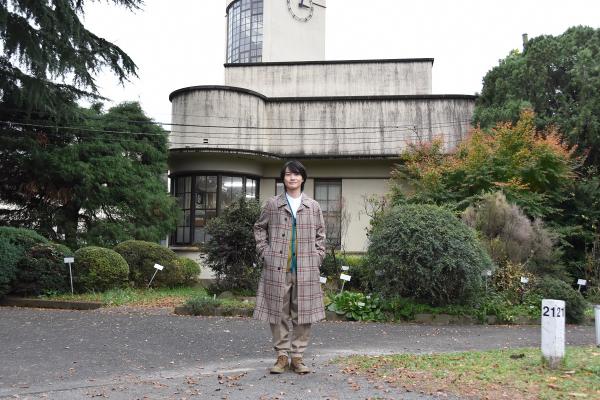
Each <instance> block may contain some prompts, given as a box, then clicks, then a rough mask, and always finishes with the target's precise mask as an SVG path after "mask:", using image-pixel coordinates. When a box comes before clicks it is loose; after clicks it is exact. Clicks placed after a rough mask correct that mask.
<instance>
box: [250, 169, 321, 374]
mask: <svg viewBox="0 0 600 400" xmlns="http://www.w3.org/2000/svg"><path fill="white" fill-rule="evenodd" d="M280 177H281V179H282V181H283V184H284V186H285V193H282V194H281V195H279V196H275V197H272V198H270V199H269V200H268V201H267V202H266V204H265V206H264V208H263V210H262V213H261V215H260V217H259V219H258V221H256V224H254V238H255V239H256V249H257V251H258V253H259V255H260V257H261V258H262V259H263V260H264V268H263V271H262V275H261V278H260V282H259V284H258V292H257V295H256V308H255V310H254V318H256V319H260V320H263V321H268V322H269V323H270V325H271V333H272V334H273V348H274V349H275V352H276V353H277V361H276V363H275V365H274V366H273V367H271V373H273V374H280V373H282V372H284V371H285V370H286V369H287V368H288V367H290V365H289V361H288V360H289V357H290V356H291V369H292V370H293V371H294V372H296V373H298V374H306V373H308V372H310V369H309V368H308V367H307V366H306V365H305V364H304V362H303V361H302V355H303V353H304V350H305V349H306V346H307V345H308V340H309V338H310V329H311V324H312V323H313V322H317V321H320V320H322V319H324V318H325V309H324V306H323V293H322V291H321V285H320V280H319V277H320V271H319V267H320V266H321V263H322V262H323V258H324V257H325V223H324V222H323V213H322V212H321V207H320V206H319V203H317V202H316V201H315V200H313V199H311V198H309V197H308V196H306V195H305V194H304V193H303V190H304V184H305V183H306V177H307V174H306V169H305V168H304V166H303V165H302V164H301V163H300V162H298V161H289V162H287V163H286V164H285V165H284V166H283V168H282V169H281V173H280ZM290 320H291V326H290ZM290 328H293V329H290Z"/></svg>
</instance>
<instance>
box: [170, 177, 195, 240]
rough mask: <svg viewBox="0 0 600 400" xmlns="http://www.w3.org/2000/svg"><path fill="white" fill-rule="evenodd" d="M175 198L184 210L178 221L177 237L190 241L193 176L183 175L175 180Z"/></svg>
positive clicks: (177, 238)
mask: <svg viewBox="0 0 600 400" xmlns="http://www.w3.org/2000/svg"><path fill="white" fill-rule="evenodd" d="M174 186H175V193H173V195H174V196H175V199H176V200H177V204H178V205H179V207H180V208H181V210H182V211H183V213H182V214H181V217H180V219H179V222H178V223H177V229H176V232H175V238H176V241H177V242H189V241H190V227H191V211H192V205H191V198H192V177H190V176H187V177H182V178H177V179H176V180H175V185H174Z"/></svg>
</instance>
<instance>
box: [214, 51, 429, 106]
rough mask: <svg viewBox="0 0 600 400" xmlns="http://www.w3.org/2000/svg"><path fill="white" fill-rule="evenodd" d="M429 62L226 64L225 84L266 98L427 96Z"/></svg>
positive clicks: (365, 61)
mask: <svg viewBox="0 0 600 400" xmlns="http://www.w3.org/2000/svg"><path fill="white" fill-rule="evenodd" d="M432 66H433V59H413V60H361V61H329V62H321V63H296V64H291V63H290V64H287V63H282V64H271V65H269V64H258V65H256V64H254V65H248V66H245V65H243V64H228V65H226V67H225V85H227V86H236V87H242V88H246V89H251V90H254V91H257V92H259V93H261V94H263V95H265V96H267V97H314V96H388V95H389V96H393V95H411V94H431V69H432Z"/></svg>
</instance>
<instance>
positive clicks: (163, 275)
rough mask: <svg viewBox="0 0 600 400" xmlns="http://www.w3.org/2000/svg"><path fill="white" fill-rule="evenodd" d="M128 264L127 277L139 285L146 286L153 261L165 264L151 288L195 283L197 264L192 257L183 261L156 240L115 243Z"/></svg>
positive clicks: (198, 268) (151, 272)
mask: <svg viewBox="0 0 600 400" xmlns="http://www.w3.org/2000/svg"><path fill="white" fill-rule="evenodd" d="M114 250H115V251H116V252H117V253H119V254H120V255H121V256H123V258H124V259H125V260H126V261H127V264H129V280H130V281H131V282H132V283H133V284H134V285H135V286H136V287H139V288H145V287H146V286H147V285H148V282H150V279H151V278H152V275H154V272H155V271H156V269H155V268H154V264H160V265H162V266H163V267H164V269H163V270H162V271H158V273H157V274H156V276H155V278H154V280H153V281H152V287H155V288H156V287H175V286H181V285H186V284H192V283H194V282H196V280H197V278H198V274H199V273H200V267H199V266H198V265H197V263H195V262H194V261H192V260H189V261H183V260H181V259H179V258H178V257H177V255H176V254H175V253H174V252H173V251H172V250H170V249H168V248H166V247H164V246H161V245H159V244H158V243H151V242H144V241H141V240H127V241H125V242H123V243H119V244H118V245H117V246H115V248H114Z"/></svg>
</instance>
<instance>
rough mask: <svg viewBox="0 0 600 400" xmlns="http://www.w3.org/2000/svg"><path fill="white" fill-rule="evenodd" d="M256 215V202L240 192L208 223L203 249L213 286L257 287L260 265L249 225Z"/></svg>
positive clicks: (258, 209)
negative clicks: (207, 237) (213, 282)
mask: <svg viewBox="0 0 600 400" xmlns="http://www.w3.org/2000/svg"><path fill="white" fill-rule="evenodd" d="M259 216H260V205H259V203H258V202H257V201H255V200H250V201H249V200H247V199H246V198H245V197H243V196H242V197H240V198H238V199H237V200H236V201H234V202H233V203H231V204H230V205H229V206H228V207H227V208H225V210H223V213H222V214H221V215H220V216H218V217H216V218H213V219H211V220H210V222H209V223H208V226H207V228H206V232H207V233H208V234H209V235H210V236H211V237H210V239H209V240H208V241H207V242H206V243H205V244H204V250H205V251H206V265H207V266H208V267H210V268H211V269H212V270H213V271H214V272H215V286H216V288H217V289H216V290H221V291H222V290H232V289H248V290H251V291H256V288H257V286H258V279H259V278H260V273H261V268H262V265H261V262H260V260H259V258H258V255H257V253H256V242H255V241H254V233H253V229H252V228H253V226H254V223H255V222H256V220H257V219H258V217H259Z"/></svg>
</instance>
